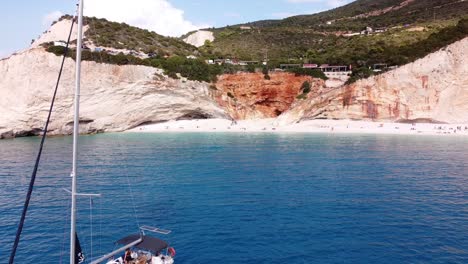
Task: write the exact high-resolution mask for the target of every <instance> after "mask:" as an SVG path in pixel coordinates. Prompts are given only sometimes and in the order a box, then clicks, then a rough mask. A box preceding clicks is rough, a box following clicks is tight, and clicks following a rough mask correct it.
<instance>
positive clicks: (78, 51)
mask: <svg viewBox="0 0 468 264" xmlns="http://www.w3.org/2000/svg"><path fill="white" fill-rule="evenodd" d="M77 39H78V43H77V44H76V80H75V100H74V105H75V114H74V119H73V167H72V173H71V177H72V189H71V200H72V202H71V217H70V222H71V226H70V264H76V263H75V247H76V245H75V234H76V196H77V192H76V178H77V176H78V175H77V172H76V171H77V168H76V167H77V157H78V137H79V133H80V131H79V126H80V85H81V49H82V47H83V0H80V3H79V6H78V37H77Z"/></svg>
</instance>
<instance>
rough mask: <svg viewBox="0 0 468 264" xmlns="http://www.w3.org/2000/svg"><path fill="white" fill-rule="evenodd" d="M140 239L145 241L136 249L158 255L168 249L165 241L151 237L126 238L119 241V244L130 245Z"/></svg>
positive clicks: (136, 236)
mask: <svg viewBox="0 0 468 264" xmlns="http://www.w3.org/2000/svg"><path fill="white" fill-rule="evenodd" d="M140 238H143V241H142V242H140V243H139V244H137V245H136V246H134V247H135V248H138V249H142V250H147V251H150V252H154V253H156V252H160V251H161V250H163V249H165V248H167V247H168V244H167V242H166V241H164V240H161V239H159V238H155V237H150V236H141V235H140V234H135V235H130V236H127V237H124V238H122V239H120V240H119V241H117V244H121V245H128V244H130V243H132V242H135V241H137V240H138V239H140Z"/></svg>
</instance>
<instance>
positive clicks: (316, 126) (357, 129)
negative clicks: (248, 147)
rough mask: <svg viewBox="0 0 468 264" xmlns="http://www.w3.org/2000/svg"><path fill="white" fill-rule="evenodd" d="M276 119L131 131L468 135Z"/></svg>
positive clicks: (430, 127)
mask: <svg viewBox="0 0 468 264" xmlns="http://www.w3.org/2000/svg"><path fill="white" fill-rule="evenodd" d="M275 121H276V119H261V120H243V121H237V122H233V121H231V120H226V119H204V120H181V121H169V122H164V123H158V124H151V125H145V126H140V127H137V128H134V129H132V130H129V131H128V132H138V133H165V132H178V133H180V132H190V133H193V132H201V133H206V132H243V133H247V132H255V133H330V134H333V133H358V134H394V135H441V136H468V124H459V125H456V124H450V125H446V124H401V123H383V122H370V121H351V120H310V121H303V122H300V123H296V124H291V125H286V126H278V125H276V124H275Z"/></svg>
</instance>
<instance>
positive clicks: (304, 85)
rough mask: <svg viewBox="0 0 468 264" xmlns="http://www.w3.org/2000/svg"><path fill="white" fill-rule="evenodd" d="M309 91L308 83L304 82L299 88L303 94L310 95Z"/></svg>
mask: <svg viewBox="0 0 468 264" xmlns="http://www.w3.org/2000/svg"><path fill="white" fill-rule="evenodd" d="M310 89H311V86H310V83H309V82H308V81H305V82H304V83H303V84H302V86H301V91H302V93H303V94H308V93H310Z"/></svg>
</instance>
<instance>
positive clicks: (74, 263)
mask: <svg viewBox="0 0 468 264" xmlns="http://www.w3.org/2000/svg"><path fill="white" fill-rule="evenodd" d="M83 7H84V0H80V1H79V5H78V37H77V51H76V82H75V98H74V105H75V107H74V108H75V109H74V126H73V166H72V173H71V177H72V189H71V191H70V194H71V200H72V202H71V226H70V263H71V264H78V263H82V262H84V255H83V253H82V252H81V246H80V245H79V240H78V236H77V235H76V233H77V232H76V200H77V197H79V196H100V195H99V194H80V193H77V178H78V174H77V156H78V148H77V147H78V138H79V113H80V107H79V105H80V84H81V53H82V49H81V47H83ZM170 232H171V231H169V230H163V229H160V228H155V227H150V226H142V227H140V230H139V233H137V234H132V235H129V236H126V237H124V238H122V239H120V240H118V241H117V242H116V243H117V244H119V245H122V246H121V247H120V248H118V249H117V250H114V251H112V252H110V253H109V254H106V255H104V256H102V257H100V258H99V259H96V260H93V261H92V262H91V264H98V263H103V262H106V263H108V264H119V263H134V264H146V263H151V264H173V263H174V256H175V253H176V252H175V249H174V248H172V247H169V244H168V243H167V242H166V241H164V240H161V239H159V238H156V237H152V236H149V235H147V234H146V233H159V234H164V235H167V234H169V233H170ZM123 252H125V254H124V255H123V256H120V257H115V256H117V255H118V254H121V253H123Z"/></svg>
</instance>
